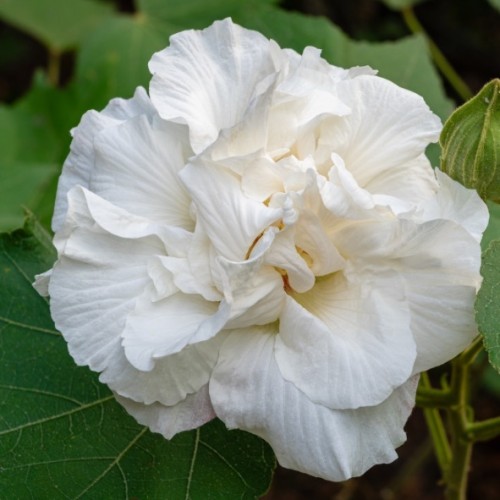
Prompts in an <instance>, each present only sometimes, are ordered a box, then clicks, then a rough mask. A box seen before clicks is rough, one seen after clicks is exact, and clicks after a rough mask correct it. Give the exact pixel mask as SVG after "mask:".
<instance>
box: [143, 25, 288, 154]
mask: <svg viewBox="0 0 500 500" xmlns="http://www.w3.org/2000/svg"><path fill="white" fill-rule="evenodd" d="M279 57H280V50H279V48H278V47H277V45H276V44H275V43H274V42H271V41H270V40H268V39H266V38H265V37H263V36H262V35H261V34H259V33H257V32H255V31H249V30H246V29H244V28H241V27H240V26H238V25H235V24H233V23H232V21H231V20H230V19H225V20H224V21H217V22H215V23H214V24H212V25H211V26H210V27H209V28H207V29H204V30H202V31H193V30H189V31H183V32H181V33H178V34H176V35H174V36H172V37H171V38H170V46H169V47H167V48H166V49H165V50H162V51H161V52H157V53H156V54H155V55H154V56H153V57H152V59H151V61H150V63H149V69H150V71H151V73H152V74H153V78H152V80H151V85H150V94H151V100H152V101H153V103H154V105H155V107H156V108H157V109H158V112H159V113H160V116H161V117H162V118H165V119H166V120H171V121H175V122H177V123H186V124H188V126H189V130H190V138H191V144H192V146H193V150H194V151H195V153H199V152H200V151H202V150H203V149H205V148H206V147H207V146H208V145H210V144H211V143H212V142H213V141H214V140H215V139H216V138H217V137H218V135H219V132H220V130H222V129H224V128H227V127H231V126H233V125H235V124H236V123H238V122H239V121H240V120H241V118H242V117H243V115H244V112H245V110H246V109H247V107H248V105H249V103H250V101H251V100H252V98H254V97H256V96H258V95H260V94H262V93H263V92H265V90H267V88H268V87H269V85H270V84H271V83H272V77H273V75H274V74H275V73H276V62H275V59H277V58H279ZM266 78H267V80H266Z"/></svg>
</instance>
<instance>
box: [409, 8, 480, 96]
mask: <svg viewBox="0 0 500 500" xmlns="http://www.w3.org/2000/svg"><path fill="white" fill-rule="evenodd" d="M401 15H402V16H403V19H404V21H405V23H406V25H407V26H408V28H409V29H410V31H411V32H412V33H419V34H422V35H423V36H424V37H425V39H426V40H427V44H428V46H429V50H430V52H431V56H432V58H433V59H434V62H435V63H436V66H437V67H438V68H439V70H440V71H441V73H442V74H443V75H444V77H445V78H446V79H447V80H448V82H449V83H450V85H451V86H452V87H453V89H454V90H455V92H456V93H457V94H458V95H459V96H460V97H461V98H462V99H463V100H464V101H467V100H469V99H470V98H471V97H472V96H473V93H472V92H471V90H470V89H469V87H468V86H467V84H466V83H465V82H464V81H463V80H462V78H461V77H460V75H459V74H458V73H457V72H456V71H455V70H454V69H453V66H452V65H451V64H450V63H449V61H448V59H446V57H445V55H444V54H443V53H442V52H441V50H440V49H439V47H438V46H437V45H436V44H435V43H434V41H433V40H432V38H431V37H430V36H429V35H428V34H427V32H426V31H425V29H424V27H423V26H422V25H421V24H420V21H419V20H418V18H417V16H416V15H415V11H414V10H413V8H412V7H404V8H403V9H402V10H401Z"/></svg>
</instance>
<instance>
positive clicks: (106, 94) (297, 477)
mask: <svg viewBox="0 0 500 500" xmlns="http://www.w3.org/2000/svg"><path fill="white" fill-rule="evenodd" d="M409 8H410V10H408V9H409ZM411 9H414V10H411ZM499 12H500V1H499V0H420V1H417V0H351V1H349V2H347V1H343V0H283V1H281V2H280V1H279V0H135V1H134V0H0V231H11V230H13V229H14V228H16V227H19V226H21V225H22V222H23V208H22V207H26V208H29V209H30V210H31V211H32V212H34V213H35V215H36V216H37V217H38V218H39V219H40V220H41V222H42V223H43V224H44V225H45V226H46V227H47V228H48V227H50V218H51V215H52V208H53V202H54V196H55V191H56V187H57V178H58V175H59V173H60V170H61V167H62V164H63V162H64V159H65V157H66V156H67V154H68V150H69V144H70V140H71V137H70V135H69V130H70V129H71V128H72V127H74V126H76V125H77V124H78V122H79V120H80V117H81V115H82V114H83V113H84V112H85V111H86V110H88V109H101V108H103V107H104V106H105V105H106V103H107V102H108V101H109V99H111V98H113V97H124V98H128V97H130V96H131V95H132V93H133V90H134V89H135V87H136V86H138V85H142V86H144V87H146V88H147V87H148V82H149V79H150V74H149V72H148V68H147V62H148V60H149V59H150V57H151V55H152V54H153V52H155V51H158V50H161V49H162V48H164V47H165V46H166V45H168V37H169V36H170V35H172V34H173V33H175V32H177V31H180V30H183V29H187V28H203V27H206V26H207V25H209V24H211V23H212V22H213V21H214V20H215V19H220V18H224V17H227V16H231V17H232V18H233V20H234V21H235V22H238V23H240V24H242V25H243V26H246V27H249V28H252V29H257V30H259V31H261V32H262V33H264V34H265V35H266V36H269V37H271V38H274V39H275V40H277V41H278V43H280V45H282V46H283V47H292V48H295V49H296V50H299V51H301V50H302V49H303V48H304V46H306V45H315V46H317V47H320V48H321V49H322V50H323V55H324V57H325V58H326V59H328V60H329V61H330V62H332V63H334V64H337V65H340V66H353V65H364V64H368V65H370V66H372V67H374V68H376V69H378V70H379V74H380V75H381V76H384V77H387V78H389V79H391V80H393V81H395V82H396V83H398V84H399V85H401V86H403V87H406V88H409V89H411V90H414V91H416V92H418V93H419V94H421V95H423V96H424V98H425V99H426V101H427V103H428V104H429V106H430V107H431V108H432V109H433V110H434V111H435V112H436V113H437V114H438V115H439V116H440V117H441V118H442V119H443V120H445V119H446V118H447V116H448V115H449V114H450V113H451V111H452V110H453V108H454V107H455V106H456V105H457V104H460V103H461V100H462V97H461V96H460V93H459V92H457V90H456V88H455V87H454V86H453V85H450V84H449V83H448V82H447V81H446V79H443V78H442V75H440V74H439V72H438V70H437V69H436V67H435V65H434V64H433V61H432V57H431V50H430V48H429V43H428V38H426V35H425V34H422V33H420V34H415V33H413V34H412V30H413V31H418V30H416V29H415V26H413V27H412V29H410V27H411V23H409V22H408V20H409V17H408V16H409V14H411V15H412V14H413V13H415V14H416V16H417V18H418V20H419V22H420V23H421V25H422V26H423V27H424V28H425V31H426V32H427V34H428V35H429V37H430V38H431V39H432V40H433V41H434V42H435V44H436V45H437V46H438V47H439V48H440V50H441V51H442V53H443V54H444V56H445V57H446V58H447V60H448V61H449V62H450V63H451V66H453V67H454V68H455V69H456V70H457V72H458V74H459V75H460V76H461V78H462V79H463V80H464V82H465V84H466V86H468V87H469V88H470V89H471V91H472V92H474V93H475V92H477V91H478V90H479V89H480V88H481V87H482V86H483V85H484V84H485V83H486V82H487V81H489V80H490V79H492V78H494V77H497V76H498V75H499V74H500V58H499V57H498V54H499V53H500V29H498V28H499V25H500V14H499ZM409 26H410V27H409ZM429 156H430V158H431V160H432V162H433V164H434V165H437V164H438V159H439V150H438V148H437V146H434V147H432V148H430V150H429ZM490 208H491V209H492V213H493V218H492V223H491V224H492V225H491V227H490V229H489V232H488V234H487V236H486V238H485V241H489V239H491V235H492V234H494V233H496V234H499V233H500V211H499V210H498V208H493V206H492V205H491V206H490ZM485 365H487V363H485ZM478 370H482V368H481V367H479V368H478ZM437 376H439V373H438V374H437ZM480 379H481V383H480V384H478V386H477V396H478V398H479V399H480V401H481V402H482V403H481V405H479V410H478V413H479V415H478V418H487V417H490V416H493V415H494V414H498V413H499V406H500V405H499V403H498V399H495V398H491V396H492V395H495V394H496V395H497V396H498V395H500V384H499V378H498V376H495V374H494V373H492V372H491V371H489V370H486V371H484V374H483V375H482V376H481V377H480ZM481 398H482V399H481ZM408 434H409V438H410V439H409V442H408V443H407V445H405V446H404V447H403V448H402V451H401V454H402V456H403V460H401V461H398V462H397V463H396V464H393V465H391V466H383V467H377V468H376V469H374V471H371V472H369V473H368V474H367V475H366V476H364V477H363V478H361V479H360V480H353V481H350V482H347V483H345V484H343V485H332V484H330V483H326V482H323V481H321V480H317V479H314V478H308V477H306V476H303V475H301V474H297V473H291V472H287V471H283V470H281V471H279V472H278V474H277V476H276V480H275V483H274V486H273V489H272V490H271V492H270V493H269V495H268V497H267V498H269V499H271V498H272V499H278V498H279V499H285V498H286V499H289V500H291V499H299V498H315V499H322V498H325V499H326V498H338V499H340V500H342V499H347V498H358V499H362V498H367V499H371V498H384V499H390V498H429V499H431V498H440V497H441V494H442V493H441V490H440V488H439V487H438V486H437V480H438V479H439V473H438V471H437V468H436V467H434V466H433V462H432V460H431V458H430V457H431V456H432V452H431V445H430V442H429V441H428V440H422V436H423V435H425V434H426V432H425V428H424V424H423V421H422V418H421V415H419V414H418V413H417V414H416V416H415V417H412V420H411V421H410V424H409V429H408ZM494 444H495V443H490V444H485V445H484V446H483V447H481V445H479V446H478V447H477V450H478V451H476V454H478V456H479V458H477V457H476V461H475V462H474V464H475V465H474V470H473V471H472V482H471V488H472V489H471V491H472V495H473V496H471V498H483V499H487V498H492V499H493V498H496V494H498V491H497V488H495V487H494V485H495V484H497V474H498V470H500V457H499V456H498V454H494V452H493V451H492V450H493V449H494ZM419 471H420V472H419ZM405 488H406V490H405ZM394 491H398V492H399V493H398V495H399V496H397V497H396V496H394Z"/></svg>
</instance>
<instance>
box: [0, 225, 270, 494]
mask: <svg viewBox="0 0 500 500" xmlns="http://www.w3.org/2000/svg"><path fill="white" fill-rule="evenodd" d="M53 259H54V253H53V250H52V246H51V243H50V240H49V238H48V236H47V235H46V234H45V233H44V231H43V230H41V229H40V227H39V226H38V225H37V224H35V223H34V221H33V220H32V219H30V220H29V221H28V223H27V225H26V226H25V228H24V229H22V230H18V231H16V232H14V233H12V234H3V235H1V236H0V272H1V274H2V288H1V290H0V294H1V296H0V353H1V354H2V363H1V368H0V415H1V418H0V492H1V493H0V497H1V498H6V499H7V498H8V499H18V498H36V499H39V500H44V499H50V500H53V499H59V498H117V499H118V498H120V499H122V498H123V499H128V498H141V499H146V498H168V499H173V500H175V499H187V498H207V499H208V498H214V499H215V498H220V499H227V498H245V499H252V498H258V497H259V496H260V495H262V494H263V493H264V492H265V490H266V489H267V487H268V485H269V482H270V479H271V475H272V469H273V467H274V458H273V455H272V451H271V450H270V448H269V446H268V445H267V444H266V443H264V442H263V441H262V440H260V439H259V438H257V437H255V436H252V435H250V434H247V433H244V432H240V431H227V430H226V429H225V427H224V425H223V424H222V423H221V422H220V421H217V420H216V421H213V422H211V423H209V424H207V425H205V426H204V427H202V428H201V429H198V430H196V431H192V432H185V433H182V434H180V435H178V436H176V437H175V438H174V439H172V440H171V441H166V440H165V439H163V438H162V437H161V436H159V435H158V434H152V433H150V432H149V431H148V430H147V429H146V428H144V427H142V426H140V425H139V424H137V423H136V422H135V421H134V420H133V419H132V418H131V417H130V416H128V415H127V414H126V412H125V411H124V410H123V409H122V407H121V406H120V405H119V404H118V403H116V401H115V400H114V398H113V396H112V395H111V393H110V391H109V390H108V389H107V388H106V387H105V386H103V385H101V384H100V383H99V381H98V378H97V376H96V375H95V374H94V373H92V372H90V371H89V370H88V369H86V368H81V367H77V366H75V364H74V362H73V360H72V359H71V358H70V356H69V355H68V353H67V350H66V344H65V342H64V340H63V338H62V337H61V336H60V334H59V333H58V332H57V331H55V329H54V325H53V323H52V320H51V318H50V315H49V310H48V304H47V302H46V301H45V300H44V299H43V298H41V297H40V296H39V295H38V294H37V293H36V292H35V291H34V289H33V288H32V286H31V282H32V280H33V275H34V274H35V273H37V272H40V271H42V270H45V269H47V268H49V267H50V266H51V264H52V261H53Z"/></svg>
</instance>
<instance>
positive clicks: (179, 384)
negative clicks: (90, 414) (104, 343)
mask: <svg viewBox="0 0 500 500" xmlns="http://www.w3.org/2000/svg"><path fill="white" fill-rule="evenodd" d="M224 338H225V333H224V332H222V333H220V334H219V335H217V336H216V337H214V338H212V339H210V340H207V341H206V342H198V343H197V344H192V345H189V346H187V347H185V348H184V349H183V350H182V351H180V352H178V353H175V354H171V355H169V356H166V357H164V358H161V359H158V360H156V361H155V364H154V368H153V369H152V370H150V371H142V370H137V369H136V368H134V367H133V366H132V365H131V364H130V362H129V361H128V359H127V357H126V356H125V353H124V350H123V348H122V347H121V345H120V346H119V348H118V347H117V348H116V350H115V352H114V353H113V354H112V356H110V362H109V363H108V366H107V368H106V369H105V370H104V371H103V372H102V373H101V375H100V377H99V379H100V380H101V382H103V383H105V384H107V385H109V387H110V388H111V389H112V390H113V391H114V392H116V393H118V394H120V395H121V396H124V397H126V398H129V399H132V400H134V401H137V402H138V403H144V404H152V403H155V402H158V403H161V404H163V405H166V406H171V405H175V404H177V403H179V402H180V401H183V400H184V399H185V398H186V396H188V395H189V394H194V393H195V392H197V391H198V390H199V389H200V388H201V387H202V386H203V385H205V384H207V383H208V381H209V379H210V376H211V373H212V370H213V367H214V366H215V363H216V362H217V358H218V355H219V347H220V344H221V342H222V341H223V340H224ZM117 345H118V344H117Z"/></svg>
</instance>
